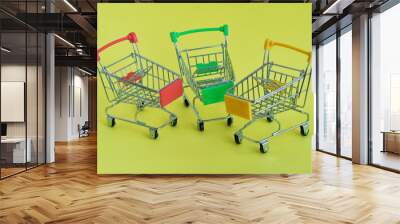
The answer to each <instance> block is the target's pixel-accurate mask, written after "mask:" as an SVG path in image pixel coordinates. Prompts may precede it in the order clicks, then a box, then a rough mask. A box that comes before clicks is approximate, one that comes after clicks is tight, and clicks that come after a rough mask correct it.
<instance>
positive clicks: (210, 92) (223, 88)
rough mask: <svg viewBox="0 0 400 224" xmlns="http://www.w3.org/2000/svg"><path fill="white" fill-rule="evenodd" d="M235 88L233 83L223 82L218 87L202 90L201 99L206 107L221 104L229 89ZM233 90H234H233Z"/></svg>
mask: <svg viewBox="0 0 400 224" xmlns="http://www.w3.org/2000/svg"><path fill="white" fill-rule="evenodd" d="M232 87H233V81H232V80H230V81H227V82H223V83H220V84H217V85H213V86H210V87H206V88H204V89H201V99H202V102H203V104H204V105H208V104H213V103H219V102H222V101H224V96H225V94H226V92H227V91H228V89H230V88H232ZM232 90H233V89H232Z"/></svg>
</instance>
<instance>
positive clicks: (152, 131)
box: [150, 128, 158, 139]
mask: <svg viewBox="0 0 400 224" xmlns="http://www.w3.org/2000/svg"><path fill="white" fill-rule="evenodd" d="M150 137H151V138H152V139H157V138H158V131H157V129H155V128H150Z"/></svg>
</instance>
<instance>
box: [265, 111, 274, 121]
mask: <svg viewBox="0 0 400 224" xmlns="http://www.w3.org/2000/svg"><path fill="white" fill-rule="evenodd" d="M267 121H268V122H272V121H274V115H272V114H271V113H267Z"/></svg>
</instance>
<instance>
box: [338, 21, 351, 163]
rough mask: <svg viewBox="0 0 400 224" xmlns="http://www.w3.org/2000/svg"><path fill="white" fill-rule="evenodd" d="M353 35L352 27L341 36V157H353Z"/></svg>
mask: <svg viewBox="0 0 400 224" xmlns="http://www.w3.org/2000/svg"><path fill="white" fill-rule="evenodd" d="M352 74H353V71H352V34H351V26H349V27H348V28H346V29H345V30H343V31H342V34H341V36H340V155H341V156H344V157H348V158H351V157H352V148H351V147H352V144H351V142H352V138H351V136H352V97H353V94H352Z"/></svg>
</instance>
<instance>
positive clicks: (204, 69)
mask: <svg viewBox="0 0 400 224" xmlns="http://www.w3.org/2000/svg"><path fill="white" fill-rule="evenodd" d="M216 71H218V62H216V61H210V62H209V63H205V64H204V63H199V64H196V72H195V73H196V74H204V73H209V72H216Z"/></svg>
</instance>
